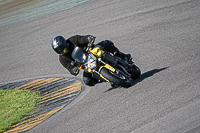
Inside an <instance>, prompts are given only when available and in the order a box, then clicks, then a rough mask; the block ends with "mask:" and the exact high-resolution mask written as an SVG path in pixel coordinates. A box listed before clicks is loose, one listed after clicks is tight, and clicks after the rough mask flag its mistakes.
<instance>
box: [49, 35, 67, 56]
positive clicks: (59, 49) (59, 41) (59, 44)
mask: <svg viewBox="0 0 200 133" xmlns="http://www.w3.org/2000/svg"><path fill="white" fill-rule="evenodd" d="M51 46H52V48H53V50H54V51H55V52H56V53H57V54H66V53H67V52H68V45H67V42H66V40H65V38H64V37H62V36H57V37H55V38H54V39H53V40H52V43H51Z"/></svg>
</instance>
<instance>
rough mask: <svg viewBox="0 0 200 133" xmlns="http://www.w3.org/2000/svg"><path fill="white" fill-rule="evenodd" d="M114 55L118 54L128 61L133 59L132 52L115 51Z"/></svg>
mask: <svg viewBox="0 0 200 133" xmlns="http://www.w3.org/2000/svg"><path fill="white" fill-rule="evenodd" d="M114 55H116V56H118V57H120V58H122V59H125V60H127V61H128V60H130V59H131V54H124V53H122V52H120V51H116V52H114Z"/></svg>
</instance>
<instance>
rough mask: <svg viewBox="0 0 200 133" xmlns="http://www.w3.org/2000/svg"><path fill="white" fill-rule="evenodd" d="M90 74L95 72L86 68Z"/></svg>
mask: <svg viewBox="0 0 200 133" xmlns="http://www.w3.org/2000/svg"><path fill="white" fill-rule="evenodd" d="M85 69H86V70H87V71H88V72H89V73H93V71H92V70H91V69H90V68H87V67H86V68H85Z"/></svg>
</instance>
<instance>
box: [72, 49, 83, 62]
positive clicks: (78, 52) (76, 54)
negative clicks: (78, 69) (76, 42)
mask: <svg viewBox="0 0 200 133" xmlns="http://www.w3.org/2000/svg"><path fill="white" fill-rule="evenodd" d="M72 58H73V59H74V60H75V61H77V62H78V63H81V64H83V63H85V62H86V61H87V55H86V52H85V51H83V49H82V48H79V47H76V48H75V49H74V50H73V52H72Z"/></svg>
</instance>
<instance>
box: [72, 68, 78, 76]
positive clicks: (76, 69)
mask: <svg viewBox="0 0 200 133" xmlns="http://www.w3.org/2000/svg"><path fill="white" fill-rule="evenodd" d="M73 72H74V75H75V76H76V75H78V73H79V69H78V67H74V68H73Z"/></svg>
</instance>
